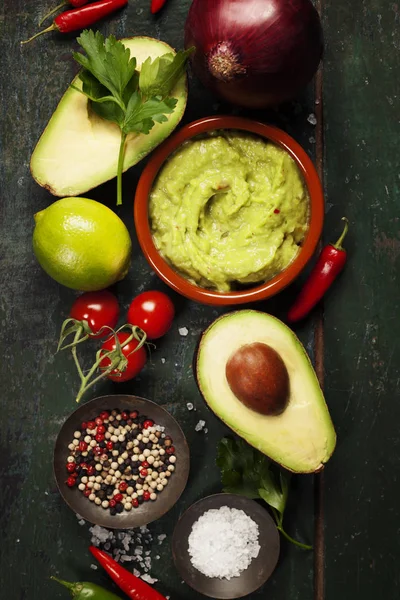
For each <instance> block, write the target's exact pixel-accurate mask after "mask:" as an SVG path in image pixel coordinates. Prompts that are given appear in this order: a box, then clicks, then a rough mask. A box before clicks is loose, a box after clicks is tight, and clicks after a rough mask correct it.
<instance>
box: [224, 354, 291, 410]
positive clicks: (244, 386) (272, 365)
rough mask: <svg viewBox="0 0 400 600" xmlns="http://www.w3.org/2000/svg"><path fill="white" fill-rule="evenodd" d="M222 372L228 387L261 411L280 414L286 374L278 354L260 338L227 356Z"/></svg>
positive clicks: (286, 387)
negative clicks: (260, 340) (259, 340)
mask: <svg viewBox="0 0 400 600" xmlns="http://www.w3.org/2000/svg"><path fill="white" fill-rule="evenodd" d="M225 375H226V379H227V382H228V385H229V387H230V388H231V391H232V392H233V394H234V395H235V396H236V398H237V399H238V400H240V402H242V403H243V404H244V405H245V406H247V407H248V408H250V409H251V410H254V411H255V412H258V413H260V414H262V415H279V414H281V413H282V412H283V411H284V410H285V408H286V406H287V404H288V401H289V387H290V386H289V374H288V372H287V369H286V366H285V363H284V362H283V360H282V358H281V357H280V356H279V354H278V353H277V352H276V350H274V349H273V348H271V346H268V344H264V343H261V342H254V343H252V344H245V345H244V346H241V347H240V348H239V349H238V350H236V351H235V352H234V353H233V354H232V355H231V356H230V358H229V359H228V361H227V363H226V367H225Z"/></svg>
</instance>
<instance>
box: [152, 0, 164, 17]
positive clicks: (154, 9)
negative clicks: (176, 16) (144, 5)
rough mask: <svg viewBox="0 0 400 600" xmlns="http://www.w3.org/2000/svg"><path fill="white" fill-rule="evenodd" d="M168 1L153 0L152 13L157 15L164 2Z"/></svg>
mask: <svg viewBox="0 0 400 600" xmlns="http://www.w3.org/2000/svg"><path fill="white" fill-rule="evenodd" d="M166 2H167V0H151V7H150V10H151V12H152V14H153V15H155V14H156V13H158V12H159V11H160V10H161V9H162V7H163V6H164V4H166Z"/></svg>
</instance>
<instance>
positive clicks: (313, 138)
mask: <svg viewBox="0 0 400 600" xmlns="http://www.w3.org/2000/svg"><path fill="white" fill-rule="evenodd" d="M308 141H309V142H310V144H315V137H314V136H311V137H310V138H308Z"/></svg>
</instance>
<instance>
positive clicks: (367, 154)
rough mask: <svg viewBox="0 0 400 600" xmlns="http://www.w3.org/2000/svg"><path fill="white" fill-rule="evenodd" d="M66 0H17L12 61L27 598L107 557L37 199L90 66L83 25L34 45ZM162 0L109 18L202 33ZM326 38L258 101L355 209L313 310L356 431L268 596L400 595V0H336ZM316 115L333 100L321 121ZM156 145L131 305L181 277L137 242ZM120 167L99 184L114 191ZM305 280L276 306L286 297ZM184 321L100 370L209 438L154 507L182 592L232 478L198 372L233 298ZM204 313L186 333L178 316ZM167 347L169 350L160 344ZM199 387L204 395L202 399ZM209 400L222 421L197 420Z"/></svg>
mask: <svg viewBox="0 0 400 600" xmlns="http://www.w3.org/2000/svg"><path fill="white" fill-rule="evenodd" d="M49 4H52V3H51V2H50V1H49V0H37V1H36V2H32V1H31V2H26V1H24V0H3V2H2V3H1V7H0V27H1V36H0V45H1V48H0V57H1V58H0V60H1V88H0V93H1V96H0V98H1V106H2V117H1V135H0V144H1V161H0V182H1V191H2V193H1V217H0V223H1V229H2V231H1V237H0V269H1V294H0V318H1V324H2V332H3V333H2V360H1V362H0V381H1V391H2V393H1V418H0V446H1V453H0V465H1V484H0V485H1V487H0V503H1V506H0V530H1V532H2V543H1V546H0V556H1V566H0V589H1V594H0V595H1V597H2V598H3V597H4V598H7V599H8V600H24V599H26V600H28V599H29V600H36V599H39V598H41V599H42V600H46V599H48V600H50V599H52V600H54V599H55V598H60V599H61V598H66V597H67V593H66V592H65V591H64V590H62V589H61V588H58V587H57V586H56V585H55V584H54V583H52V582H50V581H49V576H50V575H51V574H59V575H61V576H63V577H64V578H66V579H71V580H78V579H82V578H83V579H92V580H94V581H98V582H100V583H106V578H105V576H104V575H103V574H102V573H101V572H100V570H99V571H93V570H91V569H90V564H91V563H92V561H91V559H90V557H89V555H88V552H87V546H88V542H89V539H90V534H89V532H88V526H84V527H81V526H79V525H78V522H77V519H76V517H75V515H74V514H73V513H72V512H71V511H70V510H69V509H68V508H67V507H66V505H65V504H64V503H63V501H62V500H61V498H60V496H59V494H58V492H57V491H56V489H55V483H54V479H53V473H52V451H53V444H54V440H55V437H56V435H57V432H58V430H59V428H60V426H61V424H62V422H63V421H64V419H65V417H66V416H67V415H68V414H69V413H70V412H72V410H73V409H74V408H75V407H74V401H73V392H74V390H75V388H76V377H75V372H74V366H73V364H72V362H71V360H69V357H68V356H67V355H66V354H62V355H57V356H55V354H54V350H55V342H56V339H57V336H58V331H59V328H60V325H61V322H62V321H63V319H64V318H65V316H66V315H67V312H68V308H69V306H70V304H71V302H72V300H73V298H74V297H75V294H74V293H73V292H72V291H70V290H67V289H66V288H63V287H61V286H59V285H58V284H56V283H55V282H54V281H52V280H51V279H49V278H48V277H47V276H46V275H45V274H44V272H42V270H41V269H40V268H39V266H38V264H37V263H36V261H35V258H34V256H33V253H32V249H31V236H32V229H33V213H35V212H36V211H39V210H41V209H43V208H45V207H46V206H48V205H49V204H50V203H51V202H52V200H53V198H52V197H51V196H50V195H49V194H48V193H47V192H46V191H45V190H43V189H41V188H39V187H38V186H37V185H36V184H35V182H34V181H33V180H32V178H31V176H30V173H29V158H30V154H31V152H32V150H33V148H34V145H35V143H36V141H37V139H38V137H39V135H40V133H41V132H42V130H43V127H44V126H45V124H46V122H47V120H48V118H49V117H50V115H51V114H52V112H53V110H54V109H55V107H56V105H57V102H58V100H59V98H60V96H61V94H62V93H63V92H64V90H65V89H66V86H67V85H68V82H69V81H70V80H71V78H72V77H73V75H74V74H75V72H76V65H75V64H74V63H73V61H72V59H71V49H72V48H75V46H76V44H75V41H74V37H73V36H67V37H64V38H63V37H61V36H57V35H56V34H50V35H49V36H48V37H47V38H46V39H45V38H42V39H41V40H37V42H36V43H33V44H32V45H30V46H27V47H25V48H21V47H20V44H19V41H20V40H21V39H25V38H27V37H28V36H29V35H30V34H31V33H32V32H33V31H34V30H35V29H36V25H37V22H38V19H39V17H40V15H42V14H43V13H44V12H46V9H47V8H48V6H49ZM148 4H149V2H148V1H147V0H136V1H131V2H130V4H129V7H128V9H127V10H125V11H124V12H122V13H121V14H118V15H116V16H115V17H113V18H111V19H109V20H108V21H107V22H104V23H101V24H100V26H99V28H100V29H101V31H102V32H103V33H105V34H110V33H114V34H115V35H116V36H118V37H122V36H131V35H149V36H154V37H157V38H161V39H163V40H165V41H167V42H168V43H170V44H172V45H173V46H175V47H181V46H182V44H183V25H184V21H185V16H186V13H187V10H188V6H189V4H190V2H189V0H181V1H180V0H169V2H168V5H167V7H166V9H165V11H164V12H163V13H162V14H161V15H160V16H158V17H157V18H153V17H151V16H150V13H149V8H148ZM319 9H320V10H321V13H322V18H323V24H324V29H325V40H326V52H325V59H324V65H323V73H322V74H321V77H319V78H317V83H316V93H315V94H314V91H313V90H312V89H310V90H309V91H308V92H306V93H304V94H303V95H302V96H301V97H300V98H299V99H298V100H297V101H296V102H294V103H291V104H289V105H287V106H285V107H282V109H281V110H280V111H279V112H258V113H253V115H252V116H255V117H256V118H258V119H261V120H264V121H266V122H273V123H275V124H277V125H278V126H280V127H282V128H284V129H286V130H287V131H288V132H289V133H290V134H291V135H293V136H294V137H295V138H296V139H297V140H298V141H299V142H300V143H301V144H302V145H303V146H304V147H305V148H306V149H307V151H308V152H309V153H310V155H311V156H312V157H313V158H315V160H316V162H317V166H318V168H319V169H320V173H321V174H322V175H323V178H324V184H325V191H326V213H327V217H326V227H325V233H324V239H326V240H334V239H335V238H336V237H337V234H338V231H339V229H340V218H341V217H342V216H343V215H346V216H347V217H348V218H349V220H350V223H351V233H350V235H349V238H348V240H347V247H348V249H349V255H350V261H349V265H348V268H347V269H346V271H345V273H344V274H343V276H342V278H341V281H340V283H338V285H337V286H336V287H335V288H334V289H333V290H332V291H331V293H330V294H329V296H328V297H327V299H326V302H325V304H324V307H323V311H322V310H321V311H320V312H316V313H314V315H313V317H312V318H310V319H308V320H307V321H306V322H305V323H304V325H302V326H301V327H299V328H298V329H297V332H298V334H299V335H300V337H301V339H302V340H303V342H304V343H305V345H306V347H307V350H308V351H309V353H310V355H311V356H312V357H313V359H314V360H315V362H316V366H317V371H318V373H319V376H320V377H321V379H323V380H324V386H325V390H326V397H327V401H328V404H329V407H330V410H331V413H332V416H333V419H334V422H335V425H336V428H337V431H338V446H337V450H336V452H335V454H334V457H333V458H332V460H331V461H330V463H329V465H328V467H327V468H326V470H325V473H324V474H323V476H318V477H317V478H314V477H312V476H303V477H297V478H296V479H295V480H294V482H293V493H292V500H291V503H290V506H289V507H288V514H287V529H288V530H289V531H290V532H291V533H292V534H294V535H297V536H298V537H300V538H301V539H304V540H309V541H311V540H313V538H314V545H315V549H316V551H315V552H314V553H312V552H303V551H301V550H297V549H296V548H293V547H289V546H288V545H287V544H286V543H285V542H283V543H282V552H281V559H280V562H279V566H278V568H277V570H276V571H275V573H274V575H273V577H272V578H271V580H270V581H269V582H268V583H267V584H266V585H265V586H264V587H263V588H262V589H261V590H259V591H258V592H257V593H255V594H253V595H252V596H251V598H252V599H253V598H254V600H255V599H256V598H260V599H261V598H268V599H269V600H311V599H313V598H314V599H315V600H347V599H349V600H350V599H351V600H361V599H362V600H366V599H371V600H372V599H375V598H377V597H382V598H385V600H394V599H396V598H398V597H399V596H400V577H399V574H398V568H397V561H398V557H399V555H400V542H399V534H398V530H399V522H400V514H399V513H400V508H399V507H400V503H399V496H400V479H399V477H398V473H399V466H400V434H399V425H398V423H399V421H400V403H399V402H398V396H399V392H400V369H399V362H400V341H399V340H400V325H399V318H398V311H399V309H400V294H399V285H400V279H399V275H398V272H399V268H400V258H399V257H400V234H399V225H400V221H399V217H400V209H399V206H400V193H399V186H400V171H399V154H400V142H399V139H400V135H399V134H400V127H399V114H400V110H399V109H400V83H399V82H400V67H399V50H400V27H399V25H400V23H399V21H400V6H398V4H396V3H392V2H387V1H384V0H370V1H369V2H366V1H365V0H353V2H349V1H348V0H335V1H334V2H333V1H332V0H321V1H320V6H319ZM214 113H218V114H222V113H234V114H246V113H245V112H244V111H239V110H237V109H235V110H232V108H231V107H229V106H228V105H226V104H222V103H220V102H219V101H218V100H217V99H216V98H215V97H214V96H213V95H212V94H211V93H209V92H208V91H206V90H204V89H203V88H202V86H201V85H200V84H199V83H198V82H197V81H195V80H192V81H191V82H190V98H189V105H188V109H187V111H186V115H185V118H184V121H185V122H189V121H192V120H193V119H196V118H198V117H201V116H205V115H209V114H214ZM310 115H316V117H317V124H316V125H313V124H312V123H310V121H311V122H313V119H312V118H311V119H309V116H310ZM143 164H144V163H141V164H140V165H138V166H137V167H135V168H133V169H131V170H130V171H129V172H128V173H127V174H126V176H125V178H124V195H125V198H124V206H123V208H122V209H121V211H120V214H121V216H122V218H123V219H124V220H125V222H126V224H127V225H128V227H129V229H130V231H131V233H132V237H133V240H134V259H133V265H132V268H131V271H130V274H129V277H128V278H127V279H126V280H124V281H123V282H121V283H120V284H118V286H117V287H116V292H117V294H118V296H119V298H120V299H121V303H122V304H123V306H124V307H125V308H126V307H127V306H128V304H129V301H130V299H131V297H132V296H133V295H134V294H135V293H137V292H139V291H141V290H144V289H148V288H155V287H156V288H159V289H164V288H163V286H162V284H161V282H160V281H159V280H158V279H157V277H156V276H155V275H154V274H153V273H152V272H151V271H150V269H149V267H148V265H147V263H146V262H145V259H144V258H143V256H142V255H141V253H140V251H139V248H138V244H137V242H136V238H135V233H134V226H133V217H132V196H133V192H134V189H135V185H136V183H137V180H138V177H139V175H140V172H141V169H142V168H143ZM114 186H115V183H114V182H112V183H109V184H106V185H104V186H102V187H101V188H99V189H96V190H94V191H93V192H91V194H90V197H92V198H94V199H97V200H102V201H107V200H109V201H110V203H111V204H113V202H114V196H115V188H114ZM299 285H300V282H299V283H297V284H295V285H293V287H292V288H291V289H289V290H287V291H286V292H285V293H284V294H282V295H281V296H279V297H278V298H276V299H274V300H273V301H270V302H266V303H263V304H261V305H260V306H259V308H260V309H262V310H265V311H269V312H272V313H273V314H276V315H277V316H283V315H284V313H285V310H286V308H287V306H288V304H289V303H290V300H291V298H292V296H293V293H294V292H295V291H296V289H297V288H298V286H299ZM174 300H175V301H176V305H177V308H178V315H177V319H176V323H175V326H174V329H173V331H172V332H171V333H170V334H169V335H168V336H167V337H166V338H165V339H164V340H162V341H161V342H160V344H158V349H157V351H156V352H155V353H154V355H153V359H152V363H151V364H150V365H148V367H146V369H145V371H144V372H143V374H142V375H141V376H140V378H137V379H136V380H134V381H133V382H130V383H127V384H120V385H119V386H117V385H113V384H111V383H109V384H103V385H99V386H98V388H97V389H96V390H95V392H94V393H93V394H92V397H94V396H95V395H100V394H104V393H107V392H111V391H121V392H124V393H132V394H137V395H143V396H145V397H148V398H150V399H153V400H155V401H157V402H159V403H161V404H163V405H165V406H166V407H167V408H168V409H169V410H170V411H171V412H172V414H173V415H174V416H175V417H176V418H177V419H178V420H179V422H180V423H181V424H182V426H183V429H184V431H185V434H186V436H187V438H188V442H189V444H190V448H191V455H192V471H191V475H190V480H189V485H188V487H187V489H186V491H185V493H184V495H183V497H182V498H181V500H180V502H179V503H178V504H177V505H176V506H175V507H174V509H173V510H171V512H170V513H168V515H166V516H165V517H164V518H163V519H161V520H160V521H158V522H156V523H154V524H152V525H151V526H150V528H151V530H152V532H154V534H156V535H157V534H160V533H166V534H167V535H168V538H167V540H166V541H165V542H164V544H163V545H162V546H157V550H156V553H157V554H159V555H160V557H161V558H160V560H158V561H156V560H154V561H153V568H152V575H153V576H155V577H157V578H158V579H159V580H160V583H159V589H160V591H162V592H164V593H165V594H168V595H170V596H171V598H172V600H182V599H184V598H191V599H194V600H197V599H199V598H200V595H198V594H196V593H195V592H193V591H192V590H190V589H189V588H188V587H187V586H186V585H185V584H183V583H182V582H181V580H180V578H179V577H178V575H177V574H176V572H175V570H174V568H173V564H172V559H171V553H170V547H169V539H170V534H171V533H172V531H173V527H174V524H175V523H176V520H177V518H178V516H179V514H180V513H181V512H182V511H183V510H184V509H185V508H186V507H188V506H189V505H190V504H191V503H193V502H194V501H195V500H197V499H198V498H200V497H202V496H205V495H207V494H209V493H210V492H216V491H218V490H219V489H220V486H219V477H218V470H217V468H216V467H215V463H214V461H215V451H216V443H217V441H218V440H219V439H220V437H221V436H222V435H223V434H224V433H225V431H226V430H225V428H224V426H223V425H222V424H221V423H220V422H219V421H218V420H217V419H216V418H215V417H214V416H213V415H212V414H211V413H210V412H209V411H208V410H207V408H206V406H205V404H204V403H203V401H202V399H201V397H200V395H199V393H198V390H197V388H196V385H195V383H194V380H193V374H192V370H191V363H192V356H193V352H194V349H195V346H196V343H197V340H198V337H199V334H200V332H201V331H202V330H203V329H204V328H205V327H206V326H207V325H208V324H209V323H210V322H211V321H212V320H213V319H214V318H215V317H216V316H217V315H219V314H221V312H223V311H222V310H220V309H218V310H217V309H214V308H212V307H204V306H200V305H196V304H194V303H191V302H189V301H186V300H184V299H182V298H179V297H174ZM182 326H186V327H187V328H188V329H189V334H188V336H187V337H182V336H180V335H179V332H178V327H182ZM162 358H163V359H165V361H162V360H161V359H162ZM187 402H192V403H193V404H194V405H195V408H196V411H188V410H187V408H186V403H187ZM201 418H203V419H204V420H205V421H206V423H207V429H208V432H207V433H204V432H200V433H197V432H195V425H196V423H197V421H198V420H199V419H201Z"/></svg>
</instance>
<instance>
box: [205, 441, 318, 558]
mask: <svg viewBox="0 0 400 600" xmlns="http://www.w3.org/2000/svg"><path fill="white" fill-rule="evenodd" d="M217 465H218V466H219V468H220V470H221V479H222V485H223V486H224V488H223V490H224V492H227V493H231V494H239V495H240V496H246V498H251V499H254V500H257V499H262V500H264V502H266V503H267V504H268V505H269V506H270V508H271V512H272V515H273V517H274V519H275V522H276V527H277V529H278V531H280V532H281V534H282V535H283V536H284V537H285V538H286V539H287V540H288V541H289V542H291V543H292V544H295V545H296V546H299V547H300V548H303V549H304V550H311V549H312V546H309V545H307V544H302V543H301V542H298V541H297V540H294V539H293V538H292V537H291V536H290V535H289V534H288V533H286V531H285V530H284V528H283V514H284V512H285V508H286V502H287V498H288V493H289V482H290V473H288V472H287V471H284V470H283V469H279V468H278V467H277V466H276V465H273V463H272V462H271V461H270V460H269V459H268V458H267V457H266V456H265V455H264V454H262V453H261V452H259V451H258V450H256V449H255V448H253V447H252V446H249V444H247V443H246V442H245V441H244V440H242V439H231V438H228V437H225V438H222V440H221V441H220V442H219V444H218V456H217Z"/></svg>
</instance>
